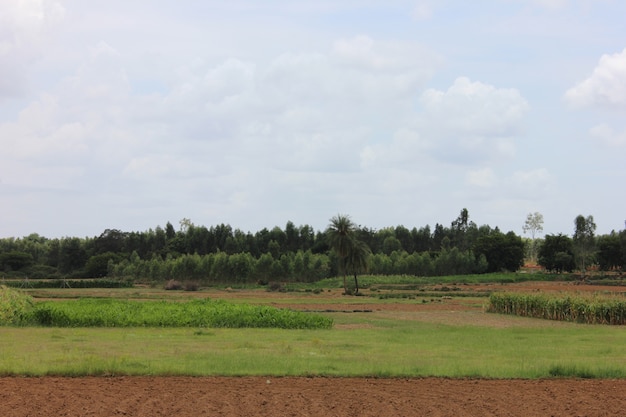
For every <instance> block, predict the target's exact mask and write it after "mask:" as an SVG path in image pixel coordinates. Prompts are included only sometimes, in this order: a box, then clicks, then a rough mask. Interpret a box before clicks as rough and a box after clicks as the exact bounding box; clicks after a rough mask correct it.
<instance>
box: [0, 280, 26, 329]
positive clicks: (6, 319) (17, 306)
mask: <svg viewBox="0 0 626 417" xmlns="http://www.w3.org/2000/svg"><path fill="white" fill-rule="evenodd" d="M32 308H33V299H32V298H31V297H29V296H28V295H26V294H23V293H21V292H19V291H17V290H13V289H11V288H8V287H6V286H4V285H0V325H7V324H23V323H24V322H25V321H27V318H28V314H29V313H30V311H31V310H32Z"/></svg>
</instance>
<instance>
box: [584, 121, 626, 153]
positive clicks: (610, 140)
mask: <svg viewBox="0 0 626 417" xmlns="http://www.w3.org/2000/svg"><path fill="white" fill-rule="evenodd" d="M589 133H590V134H591V136H592V137H593V138H595V139H597V140H599V141H600V142H601V143H603V144H605V145H607V146H610V147H621V146H626V130H624V131H621V132H615V131H614V130H613V128H611V127H610V126H609V125H607V124H605V123H603V124H599V125H597V126H594V127H592V128H591V129H590V130H589Z"/></svg>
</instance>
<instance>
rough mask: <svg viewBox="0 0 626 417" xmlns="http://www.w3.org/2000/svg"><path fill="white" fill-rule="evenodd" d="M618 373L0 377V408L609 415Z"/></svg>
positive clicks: (6, 412) (624, 386)
mask: <svg viewBox="0 0 626 417" xmlns="http://www.w3.org/2000/svg"><path fill="white" fill-rule="evenodd" d="M624 392H626V380H572V379H555V380H473V379H466V380H458V379H439V378H425V379H368V378H291V377H285V378H271V379H268V378H264V377H241V378H232V377H198V378H194V377H111V378H107V377H99V378H98V377H87V378H65V377H63V378H60V377H44V378H25V377H3V378H0V415H1V416H3V417H25V416H29V417H36V416H46V417H48V416H99V417H106V416H137V417H154V416H177V417H186V416H247V417H254V416H275V417H278V416H337V417H344V416H373V417H374V416H375V417H384V416H437V417H444V416H450V417H467V416H481V417H484V416H511V417H513V416H520V417H522V416H523V417H534V416H542V417H544V416H588V417H593V416H619V415H623V413H624V410H626V396H625V395H624Z"/></svg>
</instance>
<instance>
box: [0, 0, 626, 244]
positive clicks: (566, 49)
mask: <svg viewBox="0 0 626 417" xmlns="http://www.w3.org/2000/svg"><path fill="white" fill-rule="evenodd" d="M625 16H626V2H624V1H621V0H612V1H611V0H476V1H471V2H468V1H460V0H431V1H428V0H426V1H421V0H417V1H403V0H316V1H310V0H309V1H296V0H289V1H288V0H268V1H257V0H229V1H217V0H216V1H213V0H207V1H196V0H180V1H171V0H170V1H165V0H132V1H129V0H106V1H104V0H102V1H101V0H90V1H84V0H0V237H10V236H13V237H21V236H26V235H28V234H30V233H39V234H40V235H43V236H47V237H61V236H79V237H85V236H97V235H99V234H100V233H102V231H104V229H107V228H116V229H121V230H123V231H144V230H147V229H149V228H154V227H156V226H158V225H161V226H164V225H165V223H166V222H168V221H170V222H172V224H174V225H175V226H176V227H178V222H179V220H180V219H182V218H189V219H191V221H192V222H194V223H195V224H201V225H206V226H211V225H215V224H219V223H227V224H230V225H231V226H233V227H234V228H239V229H242V230H244V231H251V232H256V231H258V230H260V229H262V228H263V227H267V228H272V227H274V226H277V225H278V226H281V227H284V225H285V223H286V222H287V221H289V220H291V221H292V222H294V223H295V224H296V225H302V224H309V225H311V226H313V227H314V228H315V229H316V230H323V229H324V228H325V227H326V226H327V224H328V220H329V218H330V217H332V216H333V215H335V214H337V213H345V214H349V215H350V216H351V217H352V219H353V220H354V221H355V222H356V223H357V224H361V225H364V226H368V227H372V228H377V229H378V228H382V227H386V226H396V225H399V224H401V225H404V226H406V227H408V228H412V227H414V226H416V227H418V228H419V227H421V226H424V225H427V224H429V225H431V227H432V226H434V225H435V223H441V224H444V225H446V226H449V225H450V222H451V221H452V220H454V219H455V218H456V217H457V216H458V214H459V212H460V210H461V209H462V208H464V207H466V208H467V209H468V210H469V214H470V220H473V221H474V222H476V223H477V224H479V225H481V224H488V225H490V226H492V227H495V226H499V227H500V229H502V230H503V231H508V230H513V231H515V232H516V233H518V234H520V235H521V234H522V225H523V223H524V220H525V218H526V214H527V213H529V212H535V211H538V212H540V213H542V214H543V215H544V220H545V223H544V232H545V233H565V234H571V233H573V227H574V226H573V221H574V218H575V217H576V216H577V215H578V214H583V215H585V216H586V215H593V216H594V218H595V221H596V224H597V226H598V229H597V233H600V234H602V233H609V232H610V231H611V230H612V229H615V230H621V229H623V228H624V220H626V187H625V184H626V163H624V160H625V157H626V25H624V17H625Z"/></svg>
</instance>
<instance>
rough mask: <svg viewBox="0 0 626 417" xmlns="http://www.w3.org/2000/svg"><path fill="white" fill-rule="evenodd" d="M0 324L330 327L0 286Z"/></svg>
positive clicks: (264, 310)
mask: <svg viewBox="0 0 626 417" xmlns="http://www.w3.org/2000/svg"><path fill="white" fill-rule="evenodd" d="M0 325H21V326H27V325H38V326H55V327H214V328H243V327H257V328H282V329H327V328H331V327H332V326H333V320H332V319H330V318H328V317H325V316H323V315H320V314H311V313H304V312H298V311H292V310H287V309H279V308H275V307H268V306H256V305H250V304H235V303H230V302H226V301H224V300H212V299H208V298H207V299H201V300H193V301H186V302H174V301H133V300H115V299H78V300H68V301H45V302H33V300H32V299H31V298H30V297H28V296H26V295H24V294H22V293H20V292H19V291H16V290H12V289H10V288H7V287H3V286H0Z"/></svg>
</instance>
